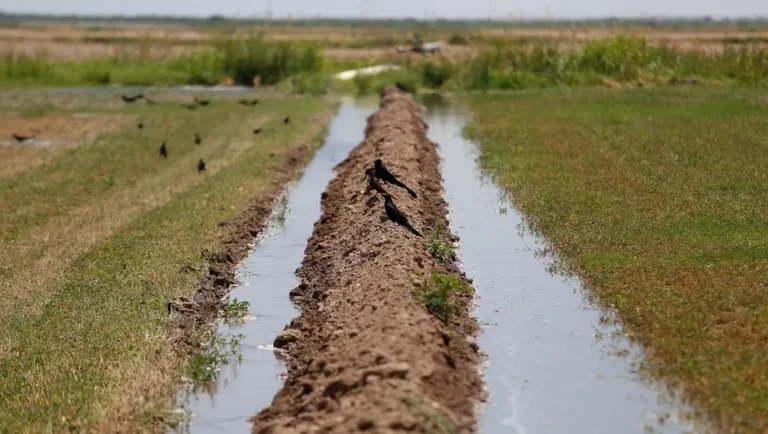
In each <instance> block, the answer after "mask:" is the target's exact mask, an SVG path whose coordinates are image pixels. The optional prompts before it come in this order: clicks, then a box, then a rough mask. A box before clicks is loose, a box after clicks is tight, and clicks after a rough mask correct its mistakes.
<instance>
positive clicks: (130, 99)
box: [13, 93, 291, 173]
mask: <svg viewBox="0 0 768 434" xmlns="http://www.w3.org/2000/svg"><path fill="white" fill-rule="evenodd" d="M120 98H121V99H122V100H123V102H125V103H127V104H132V103H134V102H136V101H139V100H141V99H143V100H144V101H146V102H147V104H150V105H154V104H157V102H156V101H154V100H152V99H150V98H148V97H146V96H144V94H141V93H140V94H137V95H132V96H129V95H120ZM238 103H239V104H240V105H244V106H249V107H254V106H256V105H257V104H258V103H259V100H258V99H241V100H238ZM210 104H211V101H210V100H206V99H200V98H198V97H194V98H193V100H192V102H191V103H182V104H181V106H182V107H184V108H186V109H188V110H197V109H198V108H199V107H207V106H208V105H210ZM290 122H291V118H290V117H288V116H286V117H285V118H283V123H284V124H286V125H288V124H289V123H290ZM137 127H138V128H139V129H140V130H143V129H144V123H143V122H139V124H138V125H137ZM261 131H262V128H256V129H254V130H253V134H259V133H261ZM13 136H14V138H15V139H16V140H17V141H19V142H22V141H26V140H29V139H30V138H27V137H22V136H17V135H16V134H14V135H13ZM193 138H194V142H195V145H200V144H202V143H203V138H202V137H201V136H200V134H198V133H193ZM160 156H161V157H163V158H168V144H167V143H166V142H163V143H162V144H161V145H160ZM197 172H198V173H202V172H205V160H203V159H202V158H201V159H200V160H199V161H198V162H197Z"/></svg>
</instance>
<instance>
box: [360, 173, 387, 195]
mask: <svg viewBox="0 0 768 434" xmlns="http://www.w3.org/2000/svg"><path fill="white" fill-rule="evenodd" d="M365 177H366V178H368V190H376V192H377V193H379V194H381V195H385V194H386V195H388V194H389V193H387V190H384V187H382V186H381V184H379V181H377V180H376V169H370V168H369V169H368V170H366V171H365Z"/></svg>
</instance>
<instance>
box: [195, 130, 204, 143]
mask: <svg viewBox="0 0 768 434" xmlns="http://www.w3.org/2000/svg"><path fill="white" fill-rule="evenodd" d="M200 143H203V139H202V137H200V134H197V133H195V144H196V145H199V144H200Z"/></svg>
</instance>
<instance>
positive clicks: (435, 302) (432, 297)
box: [413, 271, 472, 322]
mask: <svg viewBox="0 0 768 434" xmlns="http://www.w3.org/2000/svg"><path fill="white" fill-rule="evenodd" d="M470 292H472V287H471V286H469V284H468V283H467V282H465V281H464V280H463V279H462V278H461V277H459V276H454V275H451V274H443V273H439V272H437V271H435V272H433V273H432V278H431V279H429V280H427V281H426V282H424V283H423V284H422V285H419V286H417V287H415V288H414V290H413V293H414V296H415V297H416V299H418V300H419V301H420V302H422V303H423V304H424V306H426V308H427V310H428V311H430V312H431V313H432V314H433V315H435V316H436V317H438V318H440V319H441V320H443V321H446V322H447V321H448V319H449V318H450V316H451V314H452V313H453V312H454V311H455V310H456V306H455V305H454V304H453V301H452V300H451V296H452V295H453V294H463V293H470Z"/></svg>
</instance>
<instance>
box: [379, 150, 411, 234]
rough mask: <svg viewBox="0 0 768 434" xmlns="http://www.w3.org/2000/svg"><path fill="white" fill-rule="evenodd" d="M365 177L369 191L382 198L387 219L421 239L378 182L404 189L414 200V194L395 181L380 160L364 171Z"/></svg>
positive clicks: (398, 181)
mask: <svg viewBox="0 0 768 434" xmlns="http://www.w3.org/2000/svg"><path fill="white" fill-rule="evenodd" d="M365 176H366V178H367V179H368V188H369V189H370V190H375V191H376V192H377V193H378V194H380V195H381V196H382V197H383V198H384V212H385V213H386V214H387V218H388V219H390V220H392V221H393V222H395V223H397V224H399V225H400V226H402V227H404V228H406V229H407V230H408V231H410V232H411V233H413V234H414V235H416V236H419V237H421V236H422V235H421V232H419V231H417V230H416V228H414V227H413V225H411V222H410V221H409V220H408V217H407V216H406V215H405V214H404V213H403V212H402V211H400V209H399V208H398V207H397V205H395V201H394V199H392V195H390V194H389V193H388V192H387V190H385V189H384V187H382V186H381V184H380V183H379V181H384V182H385V183H387V184H392V185H395V186H398V187H400V188H402V189H405V191H407V192H408V194H409V195H410V196H411V197H412V198H414V199H415V198H416V197H417V196H416V192H415V191H413V190H411V189H410V188H409V187H408V186H407V185H405V184H404V183H402V182H401V181H400V180H399V179H397V177H396V176H395V175H394V174H392V172H390V171H389V169H387V166H385V165H384V162H383V161H381V159H377V160H376V161H374V162H373V167H371V168H368V169H366V171H365Z"/></svg>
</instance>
